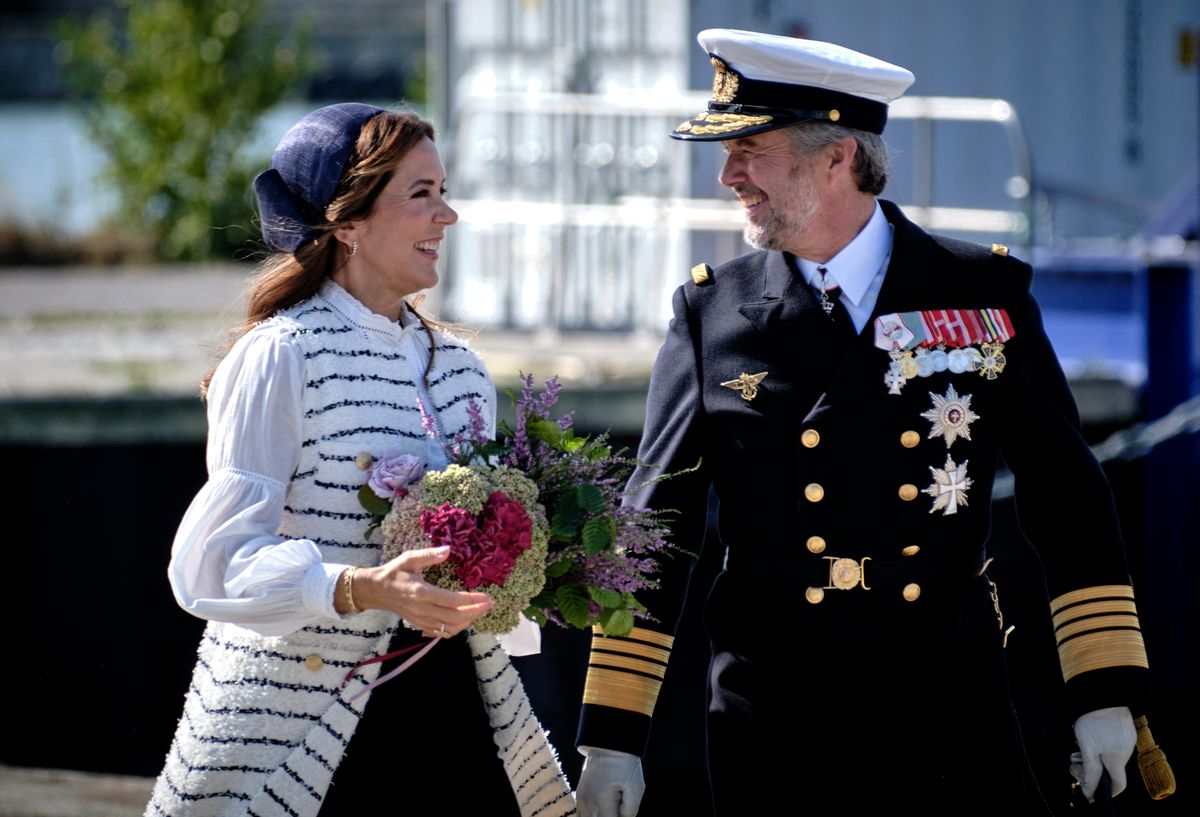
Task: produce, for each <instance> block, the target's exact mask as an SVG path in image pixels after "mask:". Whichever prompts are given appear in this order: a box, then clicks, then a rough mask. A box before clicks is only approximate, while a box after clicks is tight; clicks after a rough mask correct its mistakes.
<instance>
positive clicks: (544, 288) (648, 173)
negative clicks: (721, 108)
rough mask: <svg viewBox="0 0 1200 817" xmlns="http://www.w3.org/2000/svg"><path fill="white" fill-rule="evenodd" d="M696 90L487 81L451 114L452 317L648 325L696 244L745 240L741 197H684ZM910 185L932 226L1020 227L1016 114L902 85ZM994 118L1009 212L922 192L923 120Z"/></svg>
mask: <svg viewBox="0 0 1200 817" xmlns="http://www.w3.org/2000/svg"><path fill="white" fill-rule="evenodd" d="M707 101H708V95H707V94H706V93H698V92H693V93H687V94H681V95H676V96H670V97H667V98H664V97H663V96H662V95H661V94H657V93H652V92H626V93H621V94H619V95H617V94H615V95H602V94H571V93H495V94H491V95H487V96H474V97H468V98H465V99H464V100H462V101H461V103H460V104H459V105H458V106H457V108H456V110H455V111H454V115H453V117H452V121H453V122H454V123H455V127H454V129H453V134H452V137H453V138H452V140H451V144H452V147H451V152H450V156H449V157H448V164H449V165H450V175H451V178H452V179H453V181H454V186H455V198H454V204H455V207H456V208H457V209H458V210H459V213H460V215H461V218H462V222H461V224H460V226H459V227H458V228H456V229H455V230H454V231H453V232H452V233H451V239H450V246H449V248H448V249H449V252H448V259H449V260H448V265H449V267H448V273H447V276H446V277H447V280H446V286H445V288H444V291H443V292H442V293H441V301H442V303H441V308H442V309H443V311H444V312H445V313H447V314H448V315H450V316H452V317H453V318H455V319H458V320H466V321H470V322H473V323H477V324H483V325H489V326H500V327H505V328H516V329H538V330H568V331H569V330H592V331H596V330H601V331H603V330H611V331H651V332H660V331H662V329H663V327H664V326H665V321H666V318H667V317H668V315H669V304H670V294H671V292H672V290H673V289H674V288H675V286H677V285H678V283H679V282H680V281H682V280H683V279H684V277H685V276H686V274H687V270H688V269H690V268H691V266H692V265H693V264H694V263H695V262H696V260H697V258H698V257H707V258H708V259H709V260H713V261H714V262H715V261H721V260H727V259H729V258H732V257H734V256H736V255H738V254H740V253H742V252H745V251H746V249H747V248H746V246H745V245H744V244H743V243H742V242H741V239H740V234H741V232H742V229H743V216H742V213H741V208H740V207H739V206H738V205H737V203H736V202H734V201H732V200H731V199H707V198H692V197H690V196H689V191H690V189H691V174H692V170H691V160H690V156H691V154H690V153H689V152H688V151H681V150H678V149H671V145H670V144H669V143H670V140H669V138H668V136H667V134H668V133H669V132H670V131H671V129H672V128H673V127H674V126H675V125H677V124H678V123H679V122H680V121H683V120H684V119H687V118H689V117H690V116H692V115H693V114H695V112H696V111H699V110H703V109H704V108H705V107H706V106H707ZM890 116H891V118H892V119H893V120H912V121H913V123H914V125H915V134H914V140H913V151H912V155H913V166H912V174H913V179H914V192H913V198H912V201H911V202H909V203H905V204H902V206H903V207H904V209H905V212H906V213H907V214H908V216H909V217H910V218H912V219H913V220H914V221H916V222H917V223H919V224H921V225H922V226H924V227H926V228H927V229H930V230H934V231H951V232H956V231H957V232H967V233H973V234H984V235H994V236H996V237H997V240H1001V239H1002V238H1003V239H1005V240H1012V238H1013V237H1018V239H1020V238H1024V237H1027V236H1028V233H1029V225H1030V214H1029V212H1028V209H1027V207H1028V202H1029V196H1028V193H1029V190H1030V189H1031V186H1032V185H1031V183H1030V176H1031V167H1030V160H1029V152H1028V148H1027V146H1026V142H1025V138H1024V134H1023V131H1022V129H1021V126H1020V121H1019V119H1018V117H1017V115H1016V113H1015V111H1014V110H1013V108H1012V106H1011V105H1010V104H1009V103H1007V102H1005V101H1004V100H999V99H966V98H951V97H909V98H906V99H902V100H899V101H898V102H896V103H894V104H893V105H892V108H891V113H890ZM938 122H980V123H985V124H988V123H994V124H995V125H997V126H999V127H1001V128H1003V130H1004V133H1005V136H1006V137H1007V142H1008V145H1009V149H1010V157H1009V159H1010V161H1011V164H1012V168H1013V172H1012V174H1011V176H1010V177H1009V182H1008V186H1009V190H1008V194H1009V195H1010V196H1012V197H1013V198H1014V199H1015V201H1016V202H1017V203H1018V205H1019V206H1017V207H1014V208H1013V209H1011V210H1000V209H987V208H966V207H951V206H939V205H937V204H935V203H934V201H933V191H934V172H935V166H936V161H935V158H934V125H935V123H938Z"/></svg>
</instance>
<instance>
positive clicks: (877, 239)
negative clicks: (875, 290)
mask: <svg viewBox="0 0 1200 817" xmlns="http://www.w3.org/2000/svg"><path fill="white" fill-rule="evenodd" d="M891 254H892V229H891V225H890V224H889V223H888V220H887V218H886V217H885V216H884V215H883V208H882V207H880V206H879V202H878V200H877V201H876V202H875V212H874V213H872V214H871V218H870V219H869V220H868V221H867V224H866V226H865V227H863V228H862V229H861V230H859V232H858V235H856V236H855V237H854V239H853V240H852V241H851V242H850V243H849V244H847V245H846V246H845V247H843V248H842V250H841V252H839V253H838V254H837V255H835V256H834V257H833V258H830V259H829V261H827V262H826V263H824V264H818V263H816V262H815V261H809V260H807V259H805V258H797V259H796V264H797V266H799V268H800V272H801V273H802V274H803V275H804V280H806V281H808V283H809V285H811V286H814V287H820V285H821V276H820V274H819V273H818V272H817V267H824V268H825V269H827V270H829V274H830V275H832V276H833V279H834V280H835V281H837V282H838V286H840V287H841V288H842V292H843V294H845V296H846V297H847V298H848V299H849V300H850V302H851V303H852V304H854V305H855V306H857V305H858V304H859V303H860V302H861V301H862V299H863V296H864V295H866V294H867V290H868V289H869V288H870V286H871V282H872V281H873V280H875V276H876V275H878V274H879V272H880V271H881V270H882V269H883V265H884V263H886V262H887V260H888V257H889V256H891Z"/></svg>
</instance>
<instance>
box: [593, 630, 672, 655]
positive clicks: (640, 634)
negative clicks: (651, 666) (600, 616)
mask: <svg viewBox="0 0 1200 817" xmlns="http://www.w3.org/2000/svg"><path fill="white" fill-rule="evenodd" d="M613 641H617V642H622V641H641V642H643V643H645V644H650V645H653V646H656V647H663V648H665V649H668V650H669V649H671V647H672V646H673V645H674V644H675V637H674V636H670V635H667V634H666V633H659V632H655V631H654V630H647V629H644V628H642V627H634V628H633V629H632V630H631V631H630V632H629V635H605V634H604V630H602V629H601V628H600V626H599V625H596V626H595V627H593V628H592V646H595V645H596V644H597V643H598V642H606V643H607V642H613Z"/></svg>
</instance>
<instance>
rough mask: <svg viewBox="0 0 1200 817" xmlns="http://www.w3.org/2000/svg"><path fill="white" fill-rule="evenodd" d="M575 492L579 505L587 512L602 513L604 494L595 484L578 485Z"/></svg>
mask: <svg viewBox="0 0 1200 817" xmlns="http://www.w3.org/2000/svg"><path fill="white" fill-rule="evenodd" d="M577 492H578V494H579V507H581V508H583V509H584V510H585V511H587V512H588V513H602V512H603V511H604V510H605V507H604V494H602V493H600V489H599V488H597V487H596V486H595V485H580V486H579V488H578V489H577Z"/></svg>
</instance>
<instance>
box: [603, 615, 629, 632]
mask: <svg viewBox="0 0 1200 817" xmlns="http://www.w3.org/2000/svg"><path fill="white" fill-rule="evenodd" d="M600 627H601V629H603V630H604V634H605V635H629V634H630V633H631V632H632V631H633V613H631V612H629V611H628V610H613V611H612V615H610V616H609V617H608V621H601V623H600Z"/></svg>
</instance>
